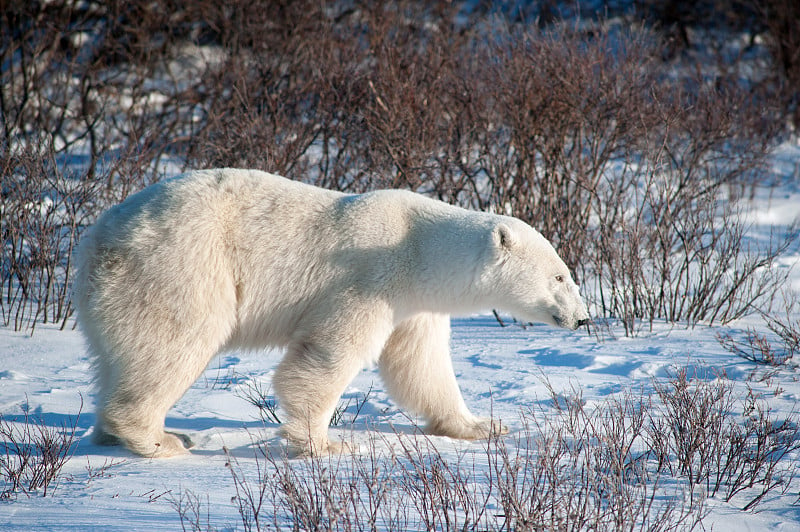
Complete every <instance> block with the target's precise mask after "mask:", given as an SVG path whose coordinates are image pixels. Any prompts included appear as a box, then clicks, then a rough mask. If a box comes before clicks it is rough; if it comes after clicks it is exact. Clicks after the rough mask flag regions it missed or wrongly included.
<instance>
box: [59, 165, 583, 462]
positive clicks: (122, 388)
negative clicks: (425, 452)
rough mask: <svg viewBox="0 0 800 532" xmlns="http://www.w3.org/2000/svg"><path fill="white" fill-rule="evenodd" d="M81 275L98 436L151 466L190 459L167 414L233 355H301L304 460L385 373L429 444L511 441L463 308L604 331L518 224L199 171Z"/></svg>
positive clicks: (85, 255)
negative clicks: (368, 370) (485, 405)
mask: <svg viewBox="0 0 800 532" xmlns="http://www.w3.org/2000/svg"><path fill="white" fill-rule="evenodd" d="M77 269H78V271H77V274H76V277H75V282H74V294H75V306H76V310H77V319H78V323H79V325H80V328H81V330H82V331H83V333H84V335H85V337H86V339H87V344H88V347H89V350H90V352H91V354H92V355H93V360H94V364H95V371H96V386H97V422H96V425H95V429H94V440H95V441H96V442H98V443H102V444H114V443H120V442H121V443H123V444H125V445H126V446H127V447H128V448H129V449H130V450H131V451H133V452H134V453H137V454H140V455H143V456H151V457H168V456H173V455H179V454H183V453H186V452H187V450H186V447H187V446H190V444H191V442H190V441H189V440H188V438H186V437H184V436H181V435H178V434H174V433H170V432H165V431H164V419H165V416H166V414H167V411H168V410H169V409H170V408H171V407H172V405H173V404H174V403H175V402H176V401H177V400H178V399H179V398H180V397H181V396H182V395H183V394H184V392H185V391H186V390H187V389H188V387H189V386H190V385H191V384H192V383H193V382H194V381H195V380H196V379H197V378H198V377H199V376H200V374H201V372H202V371H203V370H204V369H205V368H206V366H207V364H208V363H209V362H210V361H211V359H212V358H213V357H214V356H215V355H216V354H217V353H220V352H221V351H225V350H229V349H257V348H263V347H265V346H277V347H282V348H285V355H284V357H283V359H282V360H281V362H280V363H279V365H278V367H277V369H276V371H275V375H274V381H273V387H274V389H275V390H276V393H277V396H278V398H279V400H280V402H281V406H282V408H284V409H285V411H286V415H287V418H288V420H287V422H286V423H284V424H283V426H282V432H283V434H284V435H285V437H286V438H287V439H288V440H289V442H290V444H291V445H292V446H293V447H294V448H296V449H297V450H298V451H299V452H305V453H315V454H325V453H328V452H337V451H342V449H341V447H340V445H341V444H338V443H337V442H333V441H330V440H329V439H328V431H327V428H328V422H329V420H330V417H331V414H332V412H333V410H334V408H335V407H336V404H337V401H338V399H339V397H340V395H341V394H342V392H343V391H344V390H345V388H346V386H347V385H348V384H349V383H350V381H351V380H352V379H353V378H354V376H355V375H356V373H357V372H358V371H360V370H361V369H362V368H363V367H364V366H366V365H370V364H377V366H378V368H379V372H380V375H381V378H382V380H383V381H384V383H385V386H386V389H387V390H388V392H389V394H390V395H391V396H392V398H393V399H394V400H395V401H396V402H397V403H399V405H400V406H402V407H404V408H406V409H408V410H410V411H412V412H414V413H416V414H418V415H421V416H422V417H423V418H424V419H425V420H426V421H427V427H426V429H427V431H428V432H429V433H431V434H436V435H445V436H450V437H453V438H462V439H478V438H486V437H488V436H489V435H490V434H491V433H492V431H497V430H503V429H502V428H501V427H498V426H495V425H493V424H492V422H491V421H490V420H489V419H484V418H479V417H476V416H474V415H473V414H472V413H471V412H470V411H469V410H468V409H467V406H466V404H465V403H464V400H463V398H462V396H461V392H460V390H459V387H458V384H457V383H456V378H455V374H454V372H453V368H452V364H451V360H450V354H449V336H450V324H449V316H450V314H464V313H472V312H475V311H480V310H487V309H492V308H497V309H502V310H504V311H507V312H508V313H510V314H512V315H514V316H515V317H517V318H518V319H521V320H524V321H526V322H532V321H538V322H546V323H550V324H554V325H558V326H561V327H566V328H571V329H575V328H577V327H578V326H580V325H582V324H584V323H585V322H586V321H587V320H588V315H587V312H586V309H585V305H584V303H583V301H582V300H581V297H580V295H579V293H578V287H577V286H576V284H575V283H574V282H573V280H572V278H571V276H570V272H569V270H568V268H567V267H566V266H565V264H564V263H563V262H562V261H561V259H560V258H559V257H558V255H557V254H556V251H555V250H554V249H553V247H552V246H551V245H550V243H549V242H548V241H547V240H546V239H545V238H544V237H543V236H541V235H540V234H539V233H538V232H537V231H535V230H534V229H532V228H531V227H530V226H528V225H527V224H525V223H523V222H522V221H520V220H517V219H515V218H511V217H506V216H500V215H495V214H487V213H481V212H472V211H468V210H465V209H461V208H458V207H454V206H451V205H447V204H445V203H442V202H439V201H436V200H433V199H428V198H425V197H423V196H421V195H418V194H415V193H412V192H408V191H400V190H383V191H377V192H370V193H366V194H360V195H350V194H343V193H340V192H334V191H330V190H325V189H321V188H317V187H314V186H311V185H307V184H304V183H300V182H296V181H291V180H288V179H285V178H283V177H280V176H276V175H273V174H268V173H264V172H260V171H254V170H237V169H216V170H204V171H193V172H189V173H186V174H184V175H181V176H178V177H176V178H172V179H168V180H165V181H161V182H159V183H156V184H154V185H152V186H150V187H148V188H145V189H144V190H142V191H141V192H139V193H137V194H134V195H132V196H130V197H129V198H128V199H126V200H125V201H124V202H122V203H121V204H119V205H117V206H115V207H112V208H111V209H109V210H108V211H107V212H105V213H104V214H103V215H102V216H100V218H99V219H98V220H97V223H96V224H95V225H94V226H93V227H92V228H90V229H89V230H88V231H87V232H86V234H85V235H84V236H83V238H82V239H81V242H80V246H79V250H78V262H77Z"/></svg>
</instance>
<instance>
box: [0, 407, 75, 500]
mask: <svg viewBox="0 0 800 532" xmlns="http://www.w3.org/2000/svg"><path fill="white" fill-rule="evenodd" d="M81 406H82V404H81ZM23 410H24V413H23V417H22V419H21V420H11V419H7V418H4V417H3V416H0V439H1V440H2V441H0V446H1V447H0V482H2V490H0V499H10V498H13V497H15V496H16V495H17V494H18V493H24V494H25V495H27V496H30V495H31V494H33V493H35V492H37V491H39V490H41V494H42V496H43V497H44V496H47V494H48V493H49V492H52V491H53V490H54V489H55V487H56V486H57V484H58V477H59V474H60V472H61V468H62V467H64V464H66V463H67V461H68V460H69V459H70V457H71V456H72V453H73V451H74V443H75V429H76V427H77V424H78V418H79V417H80V410H79V412H78V414H77V415H76V416H75V417H74V418H71V419H70V421H68V422H67V421H65V422H63V423H62V424H61V426H60V428H59V427H53V426H49V425H48V424H47V423H46V421H45V420H43V419H37V418H35V417H33V416H32V415H31V414H30V413H29V412H28V410H27V405H26V408H24V409H23Z"/></svg>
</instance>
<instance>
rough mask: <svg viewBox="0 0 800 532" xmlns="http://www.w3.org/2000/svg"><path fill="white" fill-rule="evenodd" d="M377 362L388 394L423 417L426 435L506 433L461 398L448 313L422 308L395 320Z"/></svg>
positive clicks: (478, 436)
mask: <svg viewBox="0 0 800 532" xmlns="http://www.w3.org/2000/svg"><path fill="white" fill-rule="evenodd" d="M378 366H379V370H380V373H381V377H382V378H383V381H384V384H385V385H386V388H387V390H388V392H389V394H390V395H391V396H392V398H393V399H394V400H395V401H397V402H398V403H399V404H400V405H401V406H402V407H404V408H406V409H408V410H410V411H412V412H414V413H416V414H419V415H422V416H423V417H424V418H425V419H426V420H427V422H428V424H427V426H426V429H425V431H426V432H427V433H428V434H432V435H438V436H449V437H451V438H458V439H464V440H475V439H485V438H488V437H490V436H491V435H492V434H495V433H496V434H503V433H506V432H508V429H507V428H505V427H503V426H501V425H500V424H498V423H496V422H494V421H492V420H491V419H489V418H479V417H476V416H474V415H472V413H471V412H470V411H469V409H468V408H467V405H466V404H465V403H464V399H463V397H462V396H461V390H460V389H459V387H458V383H457V382H456V376H455V373H454V371H453V365H452V362H451V360H450V316H448V315H445V314H431V313H421V314H416V315H415V316H412V317H411V318H409V319H407V320H405V321H404V322H402V323H401V324H399V325H398V326H397V327H396V328H395V330H394V332H393V333H392V335H391V336H390V337H389V340H388V341H387V343H386V345H385V347H384V349H383V353H382V354H381V358H380V360H379V363H378Z"/></svg>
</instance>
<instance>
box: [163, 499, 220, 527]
mask: <svg viewBox="0 0 800 532" xmlns="http://www.w3.org/2000/svg"><path fill="white" fill-rule="evenodd" d="M167 500H168V502H169V504H170V505H171V506H172V507H173V508H174V509H175V511H176V512H178V517H179V518H180V520H181V529H182V530H183V532H187V531H189V530H191V531H192V532H213V531H215V530H216V528H214V527H212V526H211V516H210V512H211V505H210V504H209V502H208V499H206V502H205V513H204V512H203V501H201V500H200V497H199V496H198V495H197V494H196V493H194V492H193V491H192V490H183V491H181V492H180V493H179V494H178V495H172V494H170V496H169V498H168V499H167Z"/></svg>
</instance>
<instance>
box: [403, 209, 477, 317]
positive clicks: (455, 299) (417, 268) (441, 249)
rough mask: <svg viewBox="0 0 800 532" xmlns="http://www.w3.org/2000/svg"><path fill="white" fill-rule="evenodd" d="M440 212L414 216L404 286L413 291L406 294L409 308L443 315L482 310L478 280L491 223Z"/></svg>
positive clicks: (459, 213) (460, 213)
mask: <svg viewBox="0 0 800 532" xmlns="http://www.w3.org/2000/svg"><path fill="white" fill-rule="evenodd" d="M442 214H443V213H442V212H438V213H437V217H436V218H434V219H431V218H428V217H426V216H424V215H423V216H419V217H418V218H417V219H416V220H415V221H414V222H413V225H412V230H411V231H412V233H413V234H414V236H413V238H412V239H411V240H412V241H413V242H414V243H415V248H416V249H415V250H414V256H413V264H414V267H413V271H412V277H413V280H414V282H413V283H410V284H409V286H413V287H416V289H415V290H413V291H412V293H411V294H410V295H411V296H412V297H413V298H414V300H415V301H412V302H411V304H412V305H414V304H416V305H419V306H420V309H421V310H426V311H432V312H443V313H448V314H458V313H469V312H476V311H479V310H482V307H483V306H485V303H486V302H485V299H486V298H485V294H484V290H483V289H482V286H481V282H480V280H481V277H482V273H483V271H484V269H485V267H486V260H487V257H486V253H485V249H486V247H487V243H488V242H490V241H491V221H490V220H489V219H488V218H487V217H486V216H481V215H480V214H479V213H469V214H467V211H462V210H461V209H453V210H452V211H449V209H448V212H447V213H446V214H447V216H445V217H442ZM476 214H478V215H477V216H476ZM434 226H435V227H434Z"/></svg>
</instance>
